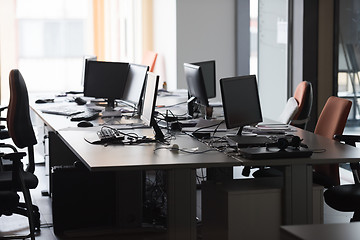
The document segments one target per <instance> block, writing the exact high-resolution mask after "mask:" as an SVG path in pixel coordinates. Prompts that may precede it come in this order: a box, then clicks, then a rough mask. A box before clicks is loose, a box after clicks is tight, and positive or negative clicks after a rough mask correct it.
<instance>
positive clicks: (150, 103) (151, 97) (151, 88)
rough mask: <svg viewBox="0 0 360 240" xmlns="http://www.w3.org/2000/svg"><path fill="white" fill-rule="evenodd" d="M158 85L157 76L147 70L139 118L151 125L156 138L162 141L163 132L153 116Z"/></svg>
mask: <svg viewBox="0 0 360 240" xmlns="http://www.w3.org/2000/svg"><path fill="white" fill-rule="evenodd" d="M158 86H159V76H158V75H156V74H154V73H151V72H148V73H147V79H146V84H145V89H144V105H143V109H142V113H141V116H140V119H141V120H142V121H143V122H144V124H145V125H147V126H152V127H153V129H154V131H155V139H156V140H159V141H163V140H164V134H163V133H162V131H161V129H160V127H159V125H158V124H157V122H156V121H155V117H154V112H155V105H156V97H157V90H158Z"/></svg>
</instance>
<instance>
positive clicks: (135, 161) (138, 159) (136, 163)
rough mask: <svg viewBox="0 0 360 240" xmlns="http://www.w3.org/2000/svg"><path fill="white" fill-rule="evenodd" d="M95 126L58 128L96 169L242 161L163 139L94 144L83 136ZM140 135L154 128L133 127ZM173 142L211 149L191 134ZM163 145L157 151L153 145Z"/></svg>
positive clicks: (90, 165) (188, 165) (71, 147)
mask: <svg viewBox="0 0 360 240" xmlns="http://www.w3.org/2000/svg"><path fill="white" fill-rule="evenodd" d="M95 129H98V128H92V129H87V130H81V131H79V130H77V129H75V130H74V129H66V130H60V131H58V134H59V136H60V138H62V139H63V140H64V142H65V143H66V144H67V145H68V147H69V148H70V149H72V150H73V152H75V153H76V154H77V156H78V157H79V158H80V159H81V160H82V161H83V162H84V163H85V164H86V165H87V166H88V167H89V169H91V170H93V171H95V170H124V169H127V170H128V169H129V168H133V169H159V168H200V167H224V166H234V165H240V162H239V161H238V160H236V159H234V158H231V157H228V156H226V155H225V154H223V153H221V152H218V151H209V152H205V153H185V152H181V151H180V152H178V153H176V152H173V151H170V150H169V149H163V148H166V147H170V146H171V145H164V144H161V143H148V144H139V145H108V146H106V147H105V146H103V145H94V144H90V143H88V142H86V141H85V140H84V137H86V136H87V135H89V134H95V132H94V130H95ZM131 132H136V133H138V134H139V135H140V136H144V135H145V136H149V135H153V132H152V129H134V130H131ZM175 138H176V139H174V140H172V141H171V144H175V143H176V144H177V145H179V147H180V148H181V149H187V150H189V151H193V150H194V149H193V148H198V152H201V151H204V150H207V149H209V148H208V147H207V146H206V145H205V144H203V143H201V142H199V141H197V140H196V139H193V138H191V137H189V136H188V135H177V136H176V137H175ZM159 147H161V149H158V150H156V151H154V149H156V148H159Z"/></svg>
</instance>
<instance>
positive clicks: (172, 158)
mask: <svg viewBox="0 0 360 240" xmlns="http://www.w3.org/2000/svg"><path fill="white" fill-rule="evenodd" d="M136 132H137V133H139V135H150V134H152V130H151V129H138V130H136ZM88 134H95V132H94V129H89V130H87V131H85V130H80V131H79V130H77V129H66V130H60V131H58V136H59V137H60V138H61V139H62V141H63V142H64V143H65V144H66V145H67V146H68V147H69V148H70V149H71V150H72V151H73V152H74V153H75V154H76V156H77V157H78V158H79V159H80V160H81V161H82V162H83V163H84V164H85V165H86V166H87V167H88V169H89V170H91V171H125V170H149V169H164V170H166V171H167V173H168V186H169V188H168V193H167V194H168V195H167V198H168V230H169V239H196V175H195V170H196V168H200V167H217V166H222V167H224V166H228V167H230V166H234V165H238V160H236V159H233V158H230V157H227V156H226V155H224V154H222V153H220V152H217V151H211V152H207V153H203V154H189V153H181V152H179V153H174V152H172V151H170V150H168V149H159V150H156V151H154V149H155V148H156V147H160V146H164V145H160V144H153V143H150V144H141V145H125V146H119V145H109V146H107V147H104V146H102V145H91V144H89V143H87V142H85V140H84V137H86V136H87V135H88ZM173 143H176V144H178V145H179V146H180V148H189V149H191V148H193V147H198V148H199V151H201V150H205V149H207V146H205V145H204V144H202V143H200V142H198V141H197V140H195V139H192V138H190V137H189V136H186V135H179V136H177V137H176V140H174V141H172V144H173ZM57 157H59V156H57Z"/></svg>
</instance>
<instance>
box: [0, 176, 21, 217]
mask: <svg viewBox="0 0 360 240" xmlns="http://www.w3.org/2000/svg"><path fill="white" fill-rule="evenodd" d="M0 178H1V172H0ZM19 199H20V197H19V195H17V193H16V192H13V191H0V202H1V205H0V217H1V216H2V215H6V216H9V215H11V214H13V212H14V210H15V209H16V207H17V205H18V203H19Z"/></svg>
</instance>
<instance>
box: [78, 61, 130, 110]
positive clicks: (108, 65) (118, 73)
mask: <svg viewBox="0 0 360 240" xmlns="http://www.w3.org/2000/svg"><path fill="white" fill-rule="evenodd" d="M128 69H129V64H128V63H123V62H101V61H87V62H86V66H85V79H84V96H85V97H95V98H104V99H106V101H107V103H108V107H111V108H114V105H115V99H122V98H123V94H124V89H125V85H126V80H127V74H128Z"/></svg>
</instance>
